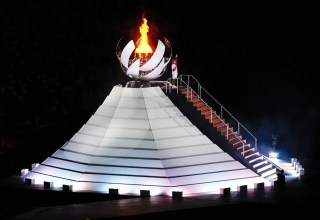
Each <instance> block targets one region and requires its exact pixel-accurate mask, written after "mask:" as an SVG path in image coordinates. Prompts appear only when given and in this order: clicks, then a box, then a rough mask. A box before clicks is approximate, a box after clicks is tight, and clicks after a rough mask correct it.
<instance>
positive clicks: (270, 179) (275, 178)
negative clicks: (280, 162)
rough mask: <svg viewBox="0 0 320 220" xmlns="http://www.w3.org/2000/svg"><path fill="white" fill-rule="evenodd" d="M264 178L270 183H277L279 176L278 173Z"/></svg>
mask: <svg viewBox="0 0 320 220" xmlns="http://www.w3.org/2000/svg"><path fill="white" fill-rule="evenodd" d="M264 178H266V179H267V180H269V181H275V180H277V179H278V176H277V174H276V173H272V174H271V175H268V176H265V177H264Z"/></svg>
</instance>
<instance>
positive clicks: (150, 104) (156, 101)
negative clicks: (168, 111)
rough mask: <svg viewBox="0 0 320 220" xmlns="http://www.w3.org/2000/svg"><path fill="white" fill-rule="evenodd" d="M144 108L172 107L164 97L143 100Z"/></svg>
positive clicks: (169, 101)
mask: <svg viewBox="0 0 320 220" xmlns="http://www.w3.org/2000/svg"><path fill="white" fill-rule="evenodd" d="M144 101H145V106H146V108H148V109H149V108H161V107H169V106H170V107H173V106H174V105H173V103H172V102H171V100H170V99H168V98H166V97H155V98H145V99H144Z"/></svg>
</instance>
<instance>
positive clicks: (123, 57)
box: [120, 40, 136, 68]
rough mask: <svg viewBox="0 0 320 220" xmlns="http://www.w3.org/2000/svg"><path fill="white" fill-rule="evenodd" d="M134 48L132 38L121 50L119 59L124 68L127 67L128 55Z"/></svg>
mask: <svg viewBox="0 0 320 220" xmlns="http://www.w3.org/2000/svg"><path fill="white" fill-rule="evenodd" d="M135 48H136V47H135V46H134V43H133V40H131V41H130V42H129V43H128V44H127V45H126V46H125V47H124V48H123V50H122V53H121V57H120V61H121V63H122V65H124V66H125V67H126V68H128V63H129V59H130V56H131V54H132V52H133V51H134V49H135Z"/></svg>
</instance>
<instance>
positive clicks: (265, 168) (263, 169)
mask: <svg viewBox="0 0 320 220" xmlns="http://www.w3.org/2000/svg"><path fill="white" fill-rule="evenodd" d="M270 168H272V164H271V163H268V164H267V165H264V166H263V167H261V168H259V169H257V173H261V172H263V171H265V170H267V169H270Z"/></svg>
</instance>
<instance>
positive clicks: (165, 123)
mask: <svg viewBox="0 0 320 220" xmlns="http://www.w3.org/2000/svg"><path fill="white" fill-rule="evenodd" d="M150 125H151V128H152V129H164V128H172V127H185V126H192V123H191V122H190V121H189V119H188V118H187V117H185V116H183V117H175V118H160V119H150Z"/></svg>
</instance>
